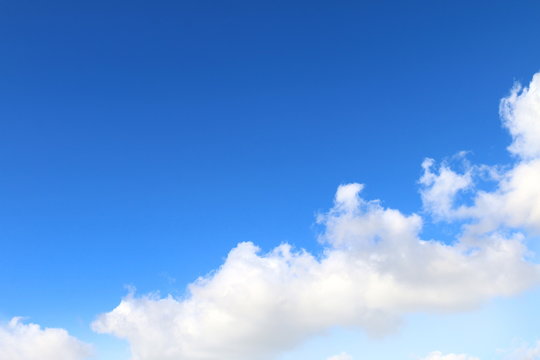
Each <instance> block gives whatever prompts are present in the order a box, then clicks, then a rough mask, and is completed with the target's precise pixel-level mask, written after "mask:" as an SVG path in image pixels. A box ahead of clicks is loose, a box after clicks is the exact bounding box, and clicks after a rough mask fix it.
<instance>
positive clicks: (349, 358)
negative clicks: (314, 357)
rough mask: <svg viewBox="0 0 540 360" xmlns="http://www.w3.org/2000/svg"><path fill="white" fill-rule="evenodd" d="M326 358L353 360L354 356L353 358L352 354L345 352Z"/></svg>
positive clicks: (329, 359) (330, 359)
mask: <svg viewBox="0 0 540 360" xmlns="http://www.w3.org/2000/svg"><path fill="white" fill-rule="evenodd" d="M326 360H353V358H352V356H351V355H349V354H347V353H344V352H343V353H341V354H338V355H334V356H330V357H329V358H328V359H326Z"/></svg>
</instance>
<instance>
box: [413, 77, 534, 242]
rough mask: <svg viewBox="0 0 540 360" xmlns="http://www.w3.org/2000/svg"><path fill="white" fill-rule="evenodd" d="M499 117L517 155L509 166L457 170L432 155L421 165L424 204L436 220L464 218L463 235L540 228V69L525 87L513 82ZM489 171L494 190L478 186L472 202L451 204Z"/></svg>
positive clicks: (471, 167) (510, 148) (470, 167)
mask: <svg viewBox="0 0 540 360" xmlns="http://www.w3.org/2000/svg"><path fill="white" fill-rule="evenodd" d="M501 116H502V117H503V123H504V125H505V127H506V128H508V129H509V131H510V133H511V135H512V144H511V145H510V147H509V150H510V151H511V152H512V153H514V154H515V155H517V156H518V161H517V162H516V163H515V164H514V165H513V166H512V167H510V168H509V169H508V170H507V171H498V170H497V169H495V168H494V167H491V168H489V167H486V166H466V170H465V171H464V172H462V173H458V172H456V171H454V170H452V169H450V168H449V167H448V166H447V165H446V164H442V165H441V166H440V167H438V168H436V167H435V165H434V161H433V160H431V159H428V160H426V161H424V164H423V167H424V175H423V176H422V178H421V180H420V183H421V184H422V186H423V187H422V190H421V194H422V200H423V203H424V208H425V209H426V210H428V211H429V212H430V213H431V214H432V215H433V216H434V217H435V218H436V219H440V218H443V219H445V220H449V221H452V220H455V219H461V220H468V221H469V222H470V224H469V225H468V226H467V227H466V236H472V237H473V238H474V237H476V236H478V234H481V233H487V232H490V231H495V230H497V229H501V228H504V227H506V228H513V229H519V228H525V229H527V230H529V231H533V232H535V233H540V186H539V185H538V184H540V73H539V74H536V75H535V76H534V77H533V80H532V81H531V83H530V84H529V86H528V87H525V88H523V87H521V86H516V87H514V89H513V90H512V92H511V94H510V95H509V96H508V97H507V98H504V99H503V100H502V101H501ZM434 169H435V170H434ZM487 172H489V175H491V177H492V180H496V181H497V188H496V190H495V191H493V192H487V191H477V192H476V193H475V194H474V196H472V198H473V201H472V205H469V206H466V205H463V204H462V205H460V206H454V205H455V203H456V195H457V194H458V193H459V192H460V191H463V190H465V189H470V188H472V187H474V185H475V181H476V180H478V178H480V177H481V175H485V174H486V173H487Z"/></svg>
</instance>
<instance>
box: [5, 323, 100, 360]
mask: <svg viewBox="0 0 540 360" xmlns="http://www.w3.org/2000/svg"><path fill="white" fill-rule="evenodd" d="M90 355H91V347H90V346H89V345H87V344H84V343H82V342H81V341H79V340H77V339H76V338H74V337H72V336H70V335H69V334H68V333H67V331H65V330H64V329H52V328H46V329H42V328H41V327H40V326H39V325H36V324H24V323H22V322H21V320H20V319H19V318H13V319H12V320H11V321H10V322H9V323H7V324H5V325H2V324H0V360H82V359H86V358H88V357H89V356H90Z"/></svg>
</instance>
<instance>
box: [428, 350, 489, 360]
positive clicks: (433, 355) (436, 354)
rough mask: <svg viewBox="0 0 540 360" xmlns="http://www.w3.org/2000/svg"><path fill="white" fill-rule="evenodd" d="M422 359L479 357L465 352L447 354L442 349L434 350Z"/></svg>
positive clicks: (458, 359) (449, 359) (467, 358)
mask: <svg viewBox="0 0 540 360" xmlns="http://www.w3.org/2000/svg"><path fill="white" fill-rule="evenodd" d="M422 360H479V359H478V358H477V357H473V356H469V355H465V354H446V355H443V353H441V352H440V351H434V352H432V353H431V354H429V355H428V356H426V357H425V358H423V359H422Z"/></svg>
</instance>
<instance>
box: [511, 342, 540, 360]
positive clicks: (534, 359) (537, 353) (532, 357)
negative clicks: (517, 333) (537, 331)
mask: <svg viewBox="0 0 540 360" xmlns="http://www.w3.org/2000/svg"><path fill="white" fill-rule="evenodd" d="M507 359H508V360H538V359H540V340H539V341H537V342H536V344H534V345H532V346H527V345H523V346H520V347H518V348H516V349H514V350H513V351H512V352H511V353H510V354H509V356H508V357H507Z"/></svg>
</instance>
